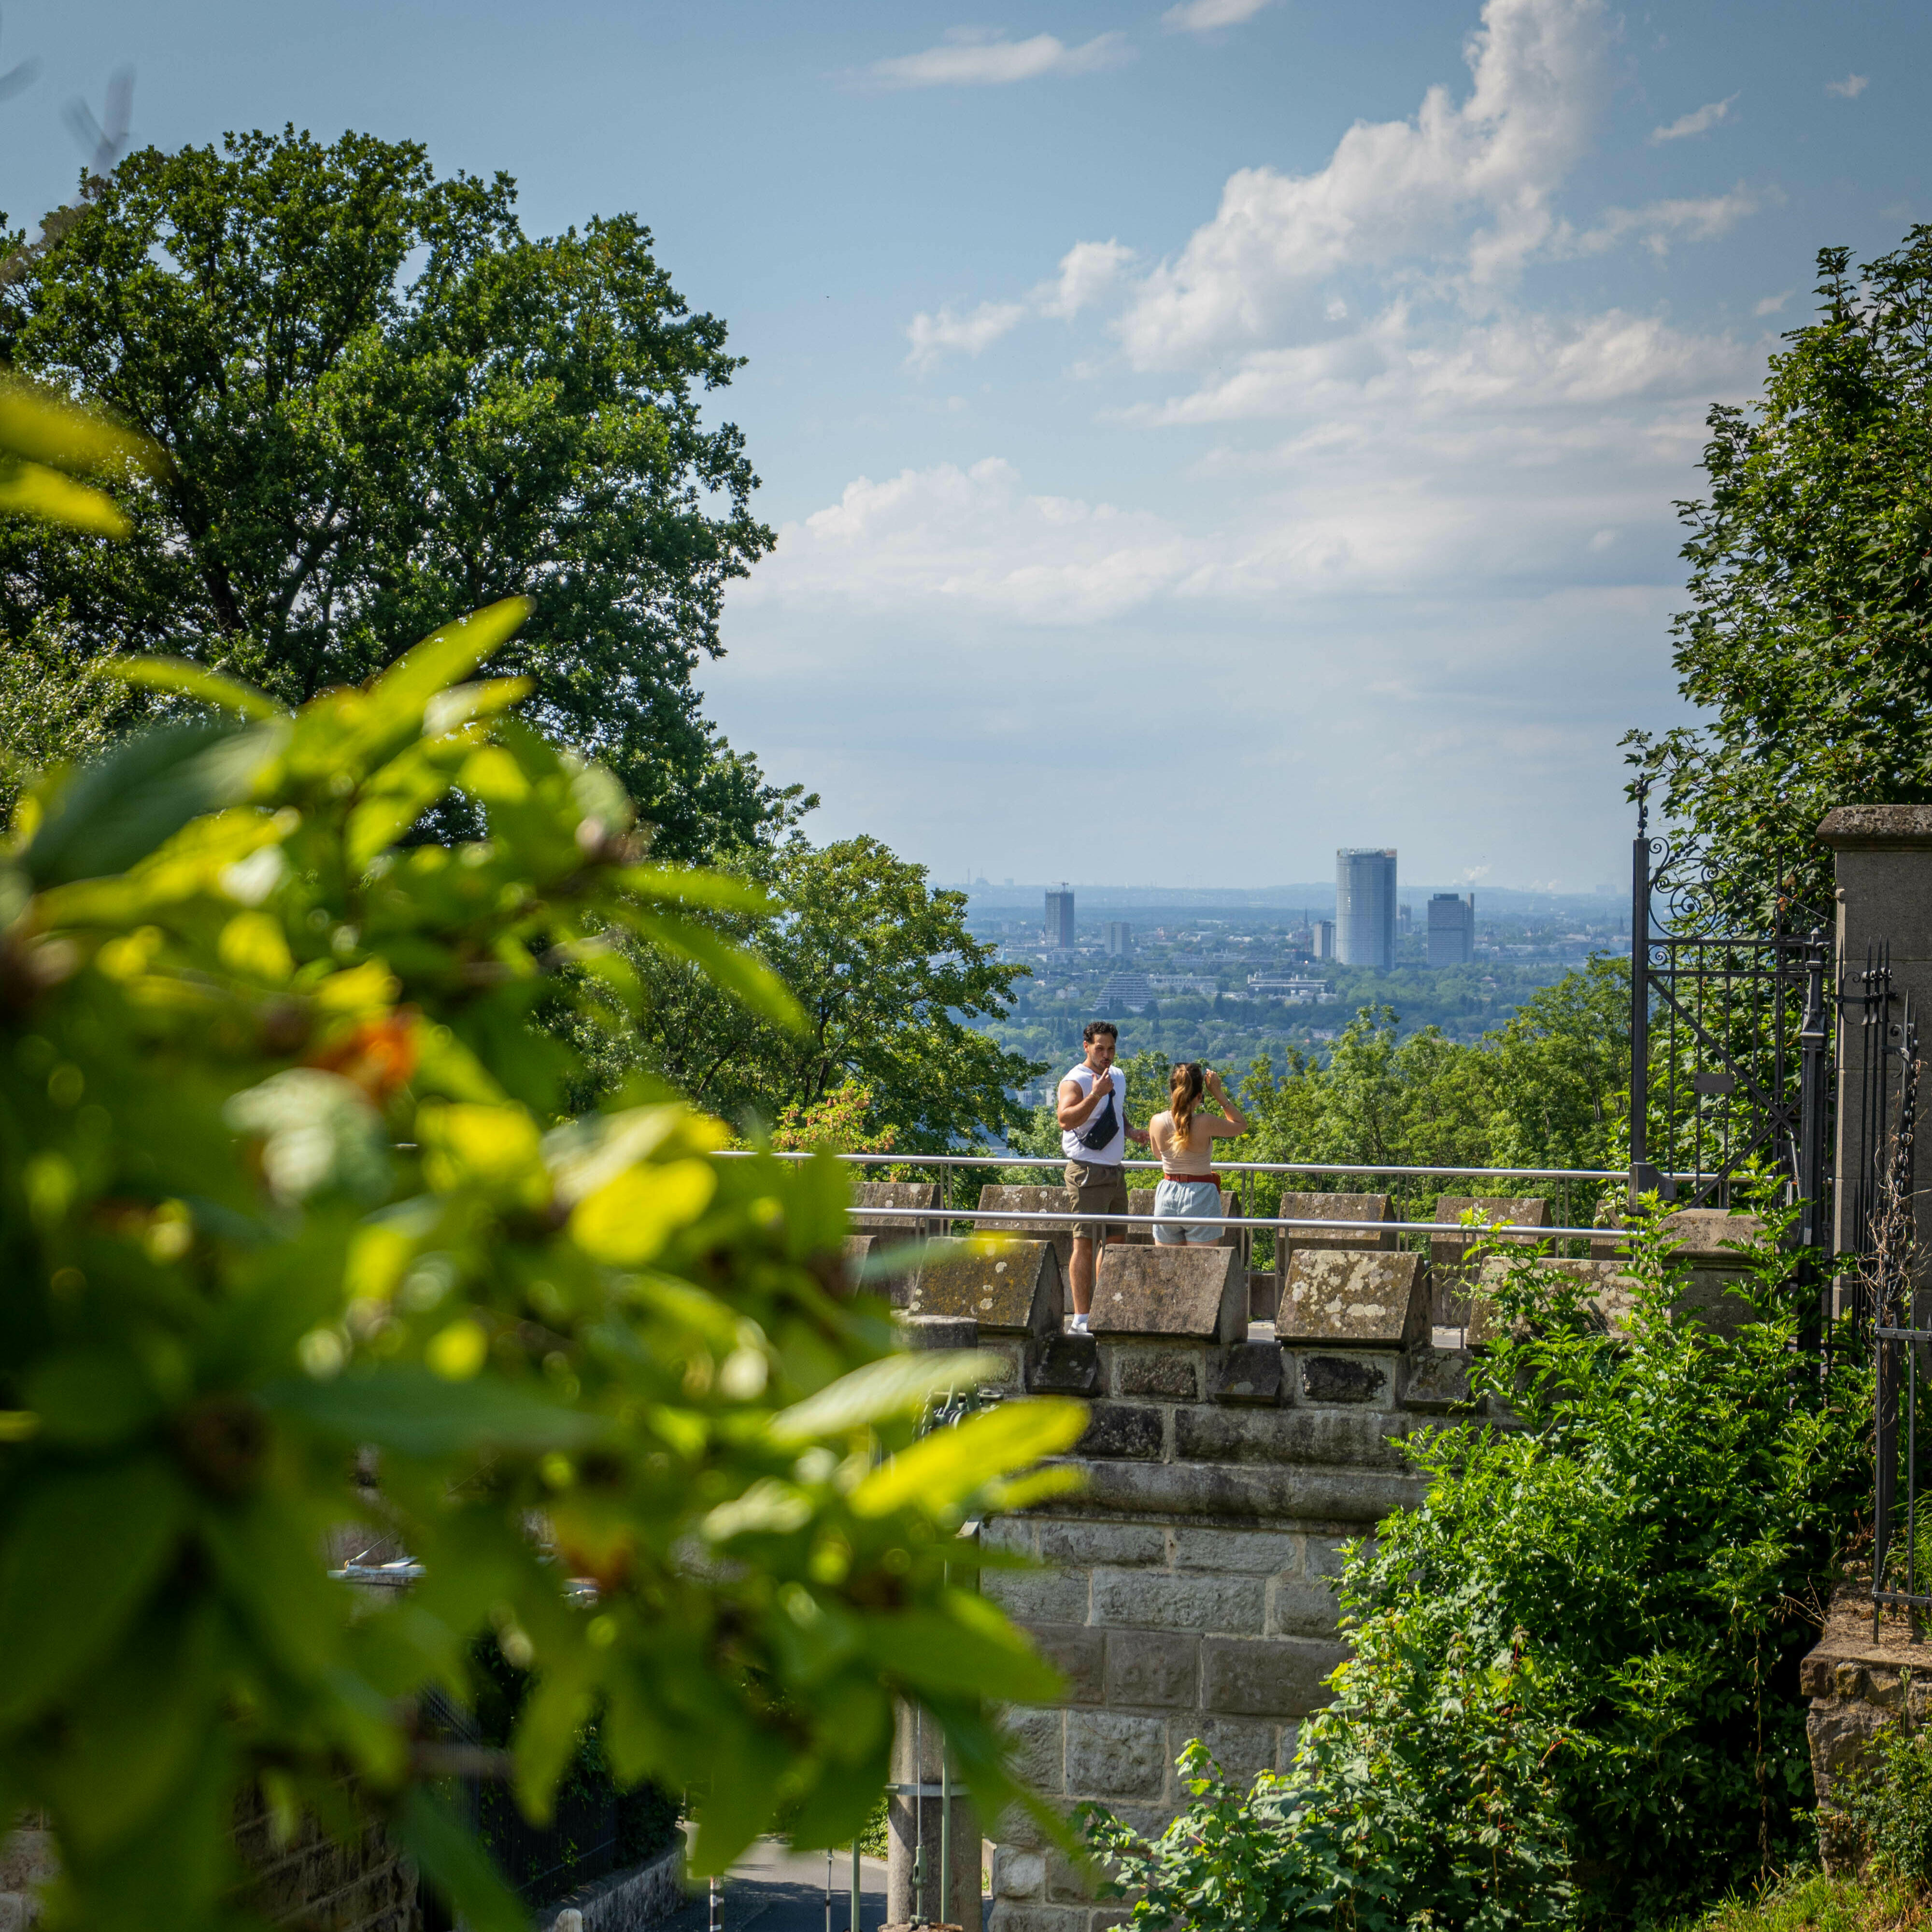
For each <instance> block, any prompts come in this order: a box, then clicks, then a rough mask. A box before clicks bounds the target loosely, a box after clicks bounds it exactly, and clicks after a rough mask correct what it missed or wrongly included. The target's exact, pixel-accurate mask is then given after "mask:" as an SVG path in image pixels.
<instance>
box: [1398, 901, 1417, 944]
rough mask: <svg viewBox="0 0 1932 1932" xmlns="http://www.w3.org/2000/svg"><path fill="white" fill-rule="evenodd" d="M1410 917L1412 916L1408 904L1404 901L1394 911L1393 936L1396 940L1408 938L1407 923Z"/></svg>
mask: <svg viewBox="0 0 1932 1932" xmlns="http://www.w3.org/2000/svg"><path fill="white" fill-rule="evenodd" d="M1412 916H1413V915H1412V913H1411V911H1410V909H1409V901H1407V900H1406V899H1405V900H1404V901H1403V903H1402V904H1400V905H1399V906H1397V907H1396V909H1395V936H1396V937H1397V938H1398V939H1406V938H1408V937H1409V922H1410V919H1411V918H1412Z"/></svg>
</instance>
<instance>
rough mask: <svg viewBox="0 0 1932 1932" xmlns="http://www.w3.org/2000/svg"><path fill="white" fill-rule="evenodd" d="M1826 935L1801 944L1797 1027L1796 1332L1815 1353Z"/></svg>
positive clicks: (1826, 1315) (1821, 1226) (1825, 1303)
mask: <svg viewBox="0 0 1932 1932" xmlns="http://www.w3.org/2000/svg"><path fill="white" fill-rule="evenodd" d="M1828 956H1829V953H1828V950H1827V947H1826V941H1825V935H1824V934H1823V932H1822V931H1820V930H1817V929H1814V931H1813V932H1812V934H1811V937H1810V938H1809V939H1808V941H1806V942H1805V1016H1804V1019H1802V1021H1801V1022H1800V1023H1799V1029H1798V1147H1797V1156H1798V1160H1797V1172H1796V1174H1795V1175H1793V1181H1795V1182H1796V1186H1797V1190H1798V1244H1799V1247H1802V1248H1804V1249H1805V1250H1808V1255H1807V1258H1806V1259H1805V1261H1804V1262H1803V1263H1802V1265H1801V1267H1800V1271H1799V1279H1800V1280H1801V1281H1802V1283H1804V1284H1805V1286H1809V1287H1815V1288H1816V1289H1817V1304H1816V1306H1815V1308H1814V1311H1813V1313H1811V1314H1808V1316H1806V1317H1805V1323H1804V1325H1803V1326H1802V1328H1800V1330H1799V1346H1800V1347H1801V1348H1802V1349H1805V1350H1806V1352H1808V1353H1811V1354H1814V1355H1815V1354H1817V1353H1819V1352H1820V1351H1821V1350H1822V1349H1823V1346H1824V1343H1825V1338H1826V1337H1827V1336H1828V1335H1829V1334H1830V1333H1831V1329H1832V1310H1831V1307H1830V1300H1831V1292H1832V1290H1831V1285H1830V1281H1829V1277H1827V1276H1826V1273H1825V1271H1824V1270H1823V1268H1820V1265H1819V1264H1818V1262H1817V1259H1816V1256H1817V1251H1818V1250H1820V1249H1822V1248H1823V1247H1825V1245H1826V1242H1827V1241H1828V1240H1829V1229H1828V1228H1827V1227H1826V1220H1825V1112H1826V1100H1828V1098H1829V1094H1828V1091H1827V1082H1826V1072H1825V1067H1826V1055H1827V1052H1829V1048H1830V1044H1831V1042H1830V1040H1829V1036H1828V1034H1827V1033H1826V1027H1825V962H1826V959H1827V958H1828Z"/></svg>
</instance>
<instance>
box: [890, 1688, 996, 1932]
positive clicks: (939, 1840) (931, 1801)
mask: <svg viewBox="0 0 1932 1932" xmlns="http://www.w3.org/2000/svg"><path fill="white" fill-rule="evenodd" d="M943 1748H944V1738H943V1737H942V1736H941V1732H940V1729H939V1727H938V1724H935V1722H934V1721H933V1720H932V1718H930V1717H926V1718H922V1717H921V1716H920V1715H919V1713H918V1712H916V1711H913V1710H911V1709H907V1707H905V1706H901V1707H900V1709H899V1717H898V1733H897V1735H896V1736H895V1737H894V1739H893V1740H892V1783H893V1784H894V1786H895V1787H897V1788H896V1789H895V1790H894V1792H893V1793H892V1802H891V1804H890V1805H889V1807H888V1808H887V1810H886V1924H888V1925H910V1924H926V1925H953V1926H959V1927H970V1928H971V1932H979V1927H980V1825H979V1820H978V1819H977V1817H976V1816H975V1815H974V1811H973V1807H972V1805H971V1803H970V1802H968V1799H965V1798H961V1797H959V1796H954V1797H953V1800H952V1808H953V1830H952V1835H951V1839H950V1849H951V1853H952V1859H953V1878H952V1885H951V1887H950V1890H949V1891H948V1893H947V1897H946V1898H945V1900H944V1904H943V1915H942V1901H941V1897H940V1885H939V1874H940V1870H941V1864H940V1853H941V1846H942V1845H944V1844H946V1843H947V1839H946V1838H944V1830H945V1817H946V1808H947V1805H946V1800H945V1799H944V1796H942V1795H941V1784H942V1776H943V1773H942V1756H943ZM960 1782H961V1780H960V1778H959V1771H958V1768H957V1766H955V1767H954V1770H953V1784H955V1785H958V1784H959V1783H960ZM915 1879H918V1880H919V1882H917V1883H915Z"/></svg>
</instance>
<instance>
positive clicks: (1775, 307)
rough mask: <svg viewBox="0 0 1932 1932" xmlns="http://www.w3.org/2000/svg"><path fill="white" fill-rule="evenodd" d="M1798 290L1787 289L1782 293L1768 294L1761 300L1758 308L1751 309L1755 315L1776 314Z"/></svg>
mask: <svg viewBox="0 0 1932 1932" xmlns="http://www.w3.org/2000/svg"><path fill="white" fill-rule="evenodd" d="M1796 293H1798V291H1797V290H1796V289H1787V290H1785V291H1784V293H1783V294H1782V295H1776V296H1766V297H1765V299H1763V301H1762V302H1760V303H1759V304H1758V305H1757V308H1754V309H1753V310H1752V311H1751V314H1753V315H1775V314H1777V313H1778V311H1779V310H1780V309H1781V308H1783V307H1784V305H1785V304H1786V303H1787V302H1789V301H1790V299H1791V298H1792V297H1793V296H1795V295H1796Z"/></svg>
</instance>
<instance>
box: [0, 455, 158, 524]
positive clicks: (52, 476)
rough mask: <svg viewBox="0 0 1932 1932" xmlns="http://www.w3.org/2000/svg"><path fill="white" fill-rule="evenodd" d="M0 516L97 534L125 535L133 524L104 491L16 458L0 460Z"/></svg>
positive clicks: (37, 464) (54, 470) (53, 470)
mask: <svg viewBox="0 0 1932 1932" xmlns="http://www.w3.org/2000/svg"><path fill="white" fill-rule="evenodd" d="M0 515H10V516H16V517H35V518H37V520H39V521H40V522H41V523H65V524H66V525H67V526H68V528H69V529H76V530H88V531H91V532H92V533H93V534H94V535H95V536H101V537H124V536H125V535H127V532H128V531H129V530H130V529H131V528H132V527H133V526H132V525H131V524H130V523H129V522H128V520H127V517H125V516H124V514H122V512H121V506H120V505H118V503H116V502H115V500H114V499H113V497H112V496H108V495H107V493H105V492H104V491H102V490H90V489H89V487H87V485H86V484H85V483H76V482H74V481H71V479H70V478H67V477H65V476H63V475H62V474H61V473H60V472H59V471H58V470H57V469H43V467H42V466H40V464H39V463H23V462H22V461H20V459H19V458H14V459H13V460H11V461H7V460H0Z"/></svg>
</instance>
